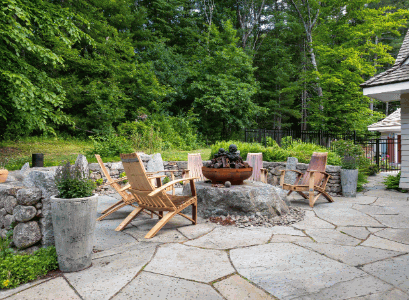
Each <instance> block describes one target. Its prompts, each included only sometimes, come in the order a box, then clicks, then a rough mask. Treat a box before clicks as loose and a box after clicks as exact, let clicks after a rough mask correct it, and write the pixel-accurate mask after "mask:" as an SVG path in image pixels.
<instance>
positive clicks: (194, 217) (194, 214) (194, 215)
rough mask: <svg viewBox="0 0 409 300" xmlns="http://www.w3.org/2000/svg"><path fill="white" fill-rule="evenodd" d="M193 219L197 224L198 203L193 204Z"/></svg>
mask: <svg viewBox="0 0 409 300" xmlns="http://www.w3.org/2000/svg"><path fill="white" fill-rule="evenodd" d="M192 219H193V221H194V222H192V224H194V225H196V224H197V203H195V204H192Z"/></svg>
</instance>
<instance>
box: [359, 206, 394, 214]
mask: <svg viewBox="0 0 409 300" xmlns="http://www.w3.org/2000/svg"><path fill="white" fill-rule="evenodd" d="M352 208H353V209H356V210H359V211H360V212H363V213H364V214H368V215H371V216H377V215H397V214H398V212H397V211H396V209H394V208H392V207H387V206H386V207H385V206H377V205H359V204H358V205H354V206H353V207H352Z"/></svg>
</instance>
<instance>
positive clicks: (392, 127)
mask: <svg viewBox="0 0 409 300" xmlns="http://www.w3.org/2000/svg"><path fill="white" fill-rule="evenodd" d="M400 127H401V117H400V108H398V109H397V110H395V111H394V112H393V113H392V114H390V115H389V116H387V117H386V118H385V119H383V120H381V121H379V122H376V123H373V124H372V125H369V126H368V130H370V131H382V130H385V131H386V130H388V131H396V130H397V131H399V132H400Z"/></svg>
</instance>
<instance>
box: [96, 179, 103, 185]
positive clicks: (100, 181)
mask: <svg viewBox="0 0 409 300" xmlns="http://www.w3.org/2000/svg"><path fill="white" fill-rule="evenodd" d="M103 183H104V179H102V178H99V179H96V180H95V184H96V185H97V186H100V185H102V184H103Z"/></svg>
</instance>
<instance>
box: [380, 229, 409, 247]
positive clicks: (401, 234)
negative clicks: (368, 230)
mask: <svg viewBox="0 0 409 300" xmlns="http://www.w3.org/2000/svg"><path fill="white" fill-rule="evenodd" d="M375 235H376V236H379V237H381V238H385V239H388V240H392V241H395V242H398V243H402V244H407V245H409V229H391V228H386V229H385V230H382V231H380V232H376V233H375Z"/></svg>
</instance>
